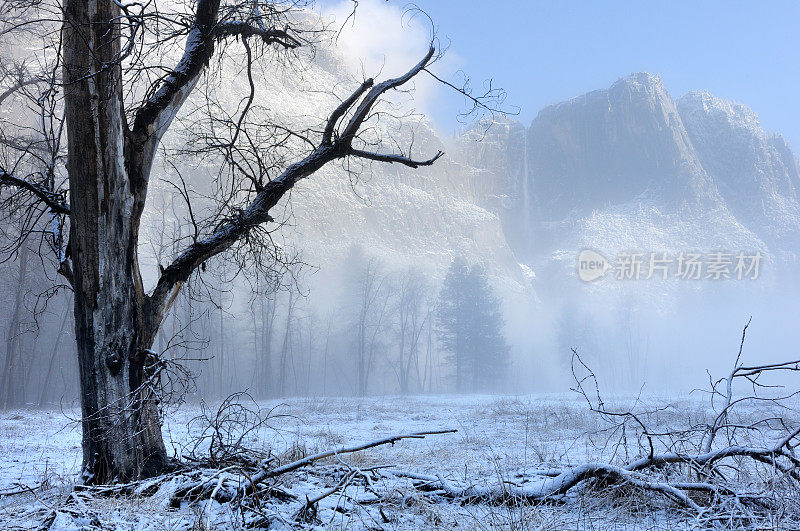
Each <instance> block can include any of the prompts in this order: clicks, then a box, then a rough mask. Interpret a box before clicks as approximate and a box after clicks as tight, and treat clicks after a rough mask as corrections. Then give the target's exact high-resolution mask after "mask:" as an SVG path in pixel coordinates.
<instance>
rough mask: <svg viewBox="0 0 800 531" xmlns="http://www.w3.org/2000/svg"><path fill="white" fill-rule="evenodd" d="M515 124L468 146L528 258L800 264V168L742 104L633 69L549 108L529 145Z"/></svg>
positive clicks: (535, 123) (520, 252)
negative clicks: (707, 255) (603, 252)
mask: <svg viewBox="0 0 800 531" xmlns="http://www.w3.org/2000/svg"><path fill="white" fill-rule="evenodd" d="M520 127H521V126H520V125H519V124H516V123H514V122H509V121H503V122H501V123H499V124H498V125H497V131H496V132H494V133H491V134H490V135H487V136H488V138H489V139H490V142H488V143H487V144H486V147H485V148H484V149H483V150H480V149H477V150H476V149H469V150H465V151H467V152H468V153H469V155H470V156H471V157H472V158H471V159H469V160H470V163H471V164H473V165H475V166H477V167H480V168H485V169H486V171H489V172H490V173H492V174H493V175H494V178H493V182H495V183H497V184H498V185H499V186H502V187H503V188H502V190H493V191H492V194H494V196H497V197H503V198H504V199H503V209H502V210H501V211H500V214H499V215H500V217H501V219H502V220H503V225H504V227H505V230H506V233H507V235H508V239H509V242H510V243H511V245H512V247H513V249H514V251H515V252H516V253H517V255H518V256H519V257H520V258H521V259H522V260H524V261H526V262H533V263H538V265H539V266H541V259H543V258H544V259H548V258H549V257H550V256H551V255H552V253H554V252H556V251H559V250H572V248H573V247H575V248H577V247H581V246H590V247H604V246H605V247H606V248H609V250H612V251H613V250H618V249H620V248H625V247H628V248H629V249H634V248H644V249H649V248H650V247H652V246H653V245H657V246H661V247H660V248H667V249H669V248H675V247H678V246H690V247H695V248H707V247H709V246H710V248H721V247H722V246H723V245H724V246H730V247H731V249H732V250H733V249H739V248H740V247H743V246H750V247H749V248H752V249H756V248H758V249H762V248H765V249H766V248H769V251H770V252H771V253H772V255H774V256H775V257H778V258H779V259H780V260H782V261H785V260H789V261H790V262H792V261H795V260H796V257H795V254H794V253H795V252H794V249H795V248H797V246H798V242H800V202H798V193H799V192H798V190H799V187H800V173H799V171H800V170H799V169H800V165H798V161H797V159H796V158H795V156H794V154H793V153H792V151H791V149H790V148H789V146H788V145H787V144H786V142H785V141H784V140H783V138H781V137H780V136H777V135H769V134H767V133H766V132H764V130H763V129H762V128H761V126H760V124H759V121H758V117H757V116H756V114H755V113H754V112H753V111H751V110H750V109H748V108H747V107H745V106H743V105H740V104H735V103H731V102H727V101H724V100H720V99H718V98H715V97H713V96H711V95H709V94H708V93H704V92H692V93H689V94H687V95H686V96H684V97H682V98H680V99H679V100H677V101H675V100H673V99H672V97H671V96H670V95H669V93H668V92H667V91H666V89H665V88H664V86H663V84H662V82H661V80H660V79H659V78H658V77H656V76H653V75H651V74H647V73H637V74H633V75H631V76H629V77H627V78H624V79H621V80H619V81H617V82H616V83H614V84H613V85H612V86H611V87H610V88H608V89H604V90H596V91H593V92H590V93H588V94H584V95H583V96H579V97H576V98H573V99H571V100H568V101H565V102H562V103H558V104H555V105H551V106H549V107H547V108H545V109H543V110H542V111H540V112H539V114H538V116H537V117H536V118H535V119H534V120H533V123H532V124H531V126H530V128H528V129H527V131H526V132H525V134H524V135H525V136H524V138H525V140H524V141H520V140H519V137H520V135H521V134H522V133H521V130H520ZM474 136H475V133H474V132H472V131H471V132H469V133H467V135H465V137H466V138H467V139H470V137H474ZM463 143H465V141H462V144H463ZM520 151H522V153H520ZM520 163H521V166H522V167H520ZM486 206H487V208H490V209H491V207H492V205H489V204H487V205H486ZM615 226H616V228H617V229H619V230H615V229H614V227H615ZM648 246H650V247H648ZM655 250H658V249H655Z"/></svg>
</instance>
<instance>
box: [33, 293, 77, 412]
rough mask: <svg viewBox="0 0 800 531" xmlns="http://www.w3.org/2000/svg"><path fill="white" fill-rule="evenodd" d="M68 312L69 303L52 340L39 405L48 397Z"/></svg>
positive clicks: (42, 404)
mask: <svg viewBox="0 0 800 531" xmlns="http://www.w3.org/2000/svg"><path fill="white" fill-rule="evenodd" d="M69 314H70V312H69V304H67V307H66V308H65V309H64V317H63V318H62V319H61V326H60V327H59V329H58V335H57V336H56V340H55V342H53V350H52V351H51V352H50V361H49V363H48V364H47V374H46V375H45V377H44V384H43V385H42V389H41V391H40V392H39V407H43V406H44V404H45V402H46V401H47V398H48V393H49V392H50V382H51V380H52V378H53V369H54V368H55V365H56V358H57V357H58V348H59V346H61V336H63V335H64V328H66V326H67V321H69Z"/></svg>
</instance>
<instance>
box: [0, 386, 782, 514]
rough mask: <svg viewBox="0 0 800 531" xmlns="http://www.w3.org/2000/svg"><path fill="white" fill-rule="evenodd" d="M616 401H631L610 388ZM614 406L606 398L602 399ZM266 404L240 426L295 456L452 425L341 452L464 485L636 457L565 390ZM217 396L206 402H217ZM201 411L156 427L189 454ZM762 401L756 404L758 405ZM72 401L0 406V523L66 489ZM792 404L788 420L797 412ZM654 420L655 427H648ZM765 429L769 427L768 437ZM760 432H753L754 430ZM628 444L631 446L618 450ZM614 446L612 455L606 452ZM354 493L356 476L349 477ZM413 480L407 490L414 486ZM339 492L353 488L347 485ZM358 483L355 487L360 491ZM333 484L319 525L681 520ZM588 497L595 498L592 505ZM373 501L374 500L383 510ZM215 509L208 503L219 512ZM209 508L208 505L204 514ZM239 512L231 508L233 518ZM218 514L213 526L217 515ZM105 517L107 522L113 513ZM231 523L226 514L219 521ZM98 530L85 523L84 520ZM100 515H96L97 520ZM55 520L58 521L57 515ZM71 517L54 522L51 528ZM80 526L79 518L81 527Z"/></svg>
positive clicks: (143, 508)
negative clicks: (264, 414)
mask: <svg viewBox="0 0 800 531" xmlns="http://www.w3.org/2000/svg"><path fill="white" fill-rule="evenodd" d="M701 400H702V399H701V398H699V397H691V398H688V397H687V398H680V399H670V400H663V399H660V398H656V397H650V398H648V399H647V400H645V401H643V402H642V401H640V402H639V406H637V407H640V408H643V409H644V408H647V407H648V406H649V405H655V404H665V403H669V404H671V406H670V407H669V408H667V409H665V410H663V411H661V412H659V413H658V415H657V416H655V417H653V418H652V420H653V422H658V425H659V427H664V428H667V427H676V426H689V425H695V424H697V423H698V422H704V421H705V420H706V419H707V418H708V416H709V413H710V411H709V409H708V408H707V407H706V405H705V404H704V403H703V402H702V401H701ZM616 403H617V404H618V405H619V404H624V403H629V404H630V403H631V400H625V399H618V400H616ZM607 405H611V406H613V404H607ZM260 406H261V407H265V408H274V411H273V415H274V416H273V418H272V419H271V421H270V426H269V427H265V428H263V429H261V430H259V431H258V432H257V433H255V434H253V436H251V437H248V439H249V441H248V444H247V445H248V446H249V447H252V448H262V449H266V448H268V449H269V450H270V451H271V452H272V454H274V455H276V456H282V457H283V460H284V462H285V461H286V460H288V458H286V456H302V455H308V454H310V453H314V452H317V451H321V450H325V449H330V448H335V447H338V446H342V445H350V444H355V443H361V442H368V441H371V440H375V439H380V438H383V437H386V436H388V435H393V434H402V433H411V432H418V431H429V430H435V429H445V428H453V429H456V430H458V431H457V432H456V433H453V434H444V435H435V436H428V437H426V438H424V439H411V440H404V441H400V442H398V443H397V444H395V445H393V446H388V445H387V446H381V447H377V448H372V449H370V450H367V451H365V452H360V453H358V454H348V455H347V456H342V457H341V459H342V460H343V461H345V462H346V463H348V464H349V465H357V466H359V467H361V468H366V467H373V466H382V465H392V466H394V467H396V468H397V469H401V470H404V471H408V472H415V473H421V474H429V475H430V474H441V475H442V477H445V478H450V479H451V480H453V481H458V482H460V483H461V484H470V483H476V484H478V483H482V484H483V483H485V484H492V483H494V484H497V483H498V482H502V481H507V480H510V481H513V480H514V478H519V477H520V474H524V473H525V471H526V470H528V471H529V470H532V469H535V468H541V467H551V466H552V467H565V466H571V465H577V464H581V463H586V462H592V461H598V460H601V459H605V460H607V461H609V462H610V461H613V460H614V459H617V460H619V459H622V460H627V459H632V458H634V457H636V448H635V447H636V442H635V441H630V442H629V448H628V450H626V449H624V448H619V447H617V448H615V447H614V446H613V445H608V446H607V447H606V448H605V450H602V449H598V448H603V446H604V445H603V441H604V440H606V439H608V438H609V434H608V433H606V432H604V431H603V428H605V427H606V426H607V425H606V424H604V423H603V420H602V419H601V418H600V417H599V416H598V415H596V414H594V413H592V412H590V411H588V408H587V404H586V402H585V401H584V400H583V399H579V398H577V397H575V396H573V395H536V396H532V395H527V396H514V397H512V396H504V397H499V396H485V395H473V396H415V397H397V396H393V397H381V398H364V399H354V398H296V399H288V400H284V401H272V402H265V403H261V404H260ZM214 407H215V405H209V406H207V408H208V409H214ZM200 411H201V409H200V406H198V405H184V406H182V407H181V408H180V409H178V410H177V411H174V412H172V413H171V414H170V415H169V417H168V419H167V424H166V425H165V429H164V436H165V440H166V442H167V444H168V447H169V448H171V449H172V451H173V452H174V453H175V454H176V456H178V457H181V456H185V452H186V451H187V450H186V444H187V442H188V441H189V440H190V439H191V437H190V432H195V433H196V431H197V429H198V428H199V426H200V424H199V423H196V422H195V423H192V422H191V420H192V419H193V418H195V417H196V416H197V415H198V414H199V412H200ZM762 413H763V412H759V411H754V412H753V415H756V416H759V415H761V414H762ZM78 415H79V411H77V410H66V411H60V410H45V411H40V410H32V411H28V410H18V411H5V412H2V413H0V492H8V491H14V490H18V489H21V488H22V486H28V487H32V488H34V489H35V490H34V491H33V492H31V493H29V494H19V495H10V496H9V495H7V496H0V528H2V529H6V528H10V529H14V528H22V529H27V528H31V527H35V526H36V525H38V524H39V523H40V522H41V521H42V520H43V519H44V518H45V517H46V516H47V514H48V513H49V512H50V511H51V509H50V508H51V507H52V506H54V505H55V504H56V503H58V501H59V500H63V499H64V498H65V497H66V495H67V493H68V492H69V489H70V487H71V485H72V484H74V482H75V479H76V474H77V472H78V469H79V466H80V461H81V450H80V423H79V422H76V420H75V419H77V418H78ZM793 415H795V414H794V413H789V414H788V418H787V421H790V422H795V425H797V417H796V415H795V416H793ZM651 429H652V428H651ZM769 435H770V434H765V440H766V439H769ZM756 443H757V441H756ZM626 451H630V452H631V455H629V456H625V455H621V454H623V453H624V452H626ZM615 452H616V454H617V455H614V453H615ZM286 487H287V488H288V489H293V491H294V492H295V493H303V495H305V494H308V495H311V496H313V495H314V494H317V493H319V492H321V491H324V490H325V488H324V486H323V485H319V484H317V483H315V482H314V481H312V478H310V477H309V476H307V475H304V474H303V473H300V474H298V475H296V476H294V477H293V478H291V479H287V483H286ZM349 489H350V490H351V492H352V496H356V497H357V496H358V493H357V492H356V491H357V490H358V489H357V487H355V486H353V487H349ZM410 491H413V489H410ZM345 494H346V495H347V494H349V493H348V492H347V489H346V490H345ZM362 494H363V490H362ZM341 502H342V497H341V495H340V494H337V495H334V496H329V497H328V498H326V499H325V500H323V502H322V503H320V511H319V521H320V522H321V523H320V524H318V525H320V527H321V528H336V529H338V528H357V529H363V528H372V529H377V528H420V527H421V528H443V529H448V528H450V527H451V526H452V525H453V524H455V523H458V524H460V525H461V526H462V527H466V528H496V527H500V528H514V529H528V528H539V527H543V528H562V527H590V528H594V527H601V528H604V527H620V526H622V527H626V526H636V527H644V528H652V527H671V526H672V525H673V524H675V525H677V523H678V522H681V525H682V526H683V525H686V523H687V522H686V521H685V520H681V519H678V520H674V519H675V518H677V517H676V516H675V515H674V514H671V513H669V512H665V511H654V510H648V509H647V507H646V504H643V506H642V507H641V508H637V507H631V506H630V504H629V503H626V504H620V506H619V507H614V506H613V503H611V505H609V506H608V507H606V505H608V504H609V503H610V502H609V500H608V499H605V500H603V499H599V500H598V499H594V500H589V499H587V500H586V503H585V504H584V503H580V504H578V505H575V504H572V505H569V506H568V507H559V506H535V507H534V506H525V507H498V506H486V505H463V506H462V505H460V504H457V503H455V504H453V503H451V504H437V503H432V502H431V501H430V500H428V499H425V498H423V497H421V496H418V497H415V496H412V495H410V494H408V495H406V494H404V495H403V502H402V503H400V504H394V505H392V506H391V507H372V506H370V507H369V508H367V509H365V510H363V511H360V512H359V511H352V512H348V511H344V512H341V511H337V510H335V508H336V507H337V506H338V505H337V504H340V503H341ZM99 503H100V506H93V507H92V509H93V511H94V512H95V513H96V514H101V515H103V517H102V521H103V525H104V526H108V525H115V526H117V528H119V529H192V528H198V529H200V528H203V526H206V527H211V528H220V529H225V528H228V527H230V526H231V525H232V524H230V522H231V518H232V516H231V515H230V514H229V515H227V516H226V515H225V514H224V511H223V510H221V509H220V508H216V509H214V508H212V507H210V506H208V504H206V505H203V504H199V505H196V506H194V507H186V508H184V509H182V510H179V511H172V510H167V509H166V507H165V504H164V501H163V500H159V498H158V496H154V497H151V498H142V499H135V500H125V501H120V500H105V501H102V502H99ZM592 504H594V505H592ZM379 509H380V510H379ZM215 511H216V512H215ZM206 513H207V514H206ZM234 520H235V518H234ZM215 521H216V522H217V523H216V525H215V523H214V522H215ZM109 522H110V524H109ZM225 522H227V523H225ZM85 523H86V524H87V525H89V527H86V529H94V528H93V527H91V525H90V524H91V522H85ZM95 523H97V522H95ZM62 524H63V525H62ZM59 525H62V528H66V529H69V528H75V527H70V526H74V525H75V523H74V521H69V522H66V521H65V522H61V521H57V522H56V527H58V526H59ZM77 528H79V529H80V527H77Z"/></svg>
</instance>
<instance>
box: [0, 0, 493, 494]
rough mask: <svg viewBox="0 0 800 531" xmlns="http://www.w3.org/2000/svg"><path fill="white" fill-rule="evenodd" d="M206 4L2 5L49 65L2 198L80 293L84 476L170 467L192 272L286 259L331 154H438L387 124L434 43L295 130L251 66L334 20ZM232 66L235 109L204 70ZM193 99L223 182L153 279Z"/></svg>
mask: <svg viewBox="0 0 800 531" xmlns="http://www.w3.org/2000/svg"><path fill="white" fill-rule="evenodd" d="M193 5H194V8H193V9H191V10H190V9H189V8H188V6H187V5H185V4H181V3H177V4H174V3H171V4H169V5H163V4H161V3H160V2H147V3H123V2H119V1H117V0H98V1H96V2H89V3H86V2H82V1H79V0H66V1H65V2H64V3H63V8H62V5H61V4H60V3H58V2H49V1H42V2H40V1H36V2H33V1H31V2H19V3H6V4H4V7H3V9H4V13H3V19H2V28H0V36H2V38H3V39H4V41H5V43H8V42H10V41H11V40H12V39H15V38H20V36H21V35H24V36H25V38H31V39H32V40H30V41H29V42H35V43H36V46H37V47H39V48H41V49H40V50H37V56H39V57H42V58H44V59H43V60H42V61H43V62H42V64H41V65H40V67H39V69H38V72H37V74H36V75H37V77H40V78H42V79H45V80H46V82H45V83H44V84H43V85H42V87H41V89H40V95H39V97H38V98H36V100H37V106H36V108H35V113H36V119H35V120H29V122H30V123H34V124H35V126H36V127H35V128H31V132H32V133H35V134H34V135H33V136H34V137H35V138H34V141H33V143H31V144H29V145H26V146H15V147H13V149H12V150H11V151H13V152H14V153H15V154H16V158H14V159H13V160H12V158H9V157H6V159H5V161H3V162H2V165H0V185H2V188H3V189H4V193H5V190H6V189H7V190H9V193H10V196H8V197H7V198H6V199H9V198H11V197H12V196H13V199H14V201H5V200H4V201H5V202H6V204H7V205H10V204H11V203H13V206H14V207H15V208H16V209H17V210H16V211H17V212H18V213H20V214H21V215H22V216H23V217H25V218H26V219H29V220H31V222H30V223H27V225H26V229H27V231H28V232H30V231H31V230H39V231H40V232H41V233H42V234H43V239H44V240H46V241H47V243H48V246H49V249H50V254H49V256H50V257H51V258H52V259H53V261H54V262H55V265H56V268H57V270H58V272H59V273H60V274H61V275H62V277H63V278H64V280H65V282H68V283H69V284H70V285H71V287H72V289H73V291H74V313H75V327H76V340H77V345H78V358H79V369H80V382H81V386H80V387H81V404H82V418H83V422H82V424H83V478H84V480H85V481H86V482H88V483H106V482H110V481H114V480H119V481H124V480H128V479H132V478H139V477H144V476H151V475H154V474H158V473H160V472H162V471H163V470H164V469H165V468H168V467H169V460H168V458H167V454H166V450H165V446H164V443H163V440H162V436H161V428H160V425H161V418H160V406H159V397H158V394H157V392H156V390H155V388H154V385H153V384H154V381H156V380H157V379H158V374H157V372H158V370H159V367H163V363H161V362H160V360H159V358H158V353H156V352H154V351H153V349H152V346H153V343H154V340H155V338H156V335H157V333H158V331H159V329H160V327H161V325H162V323H163V321H164V319H165V318H166V316H167V315H168V312H169V310H170V308H171V307H172V305H173V304H174V302H175V300H176V297H177V296H178V295H179V293H180V291H181V289H182V287H183V286H184V285H185V283H186V282H187V281H188V280H189V278H190V277H191V276H192V275H193V273H195V272H196V271H198V270H201V269H203V268H204V267H205V264H206V262H208V261H209V260H210V259H212V258H214V257H216V256H218V255H221V254H225V256H226V257H227V259H229V260H231V261H233V262H234V263H235V264H236V265H237V267H238V266H240V265H243V264H244V263H245V262H247V261H248V260H247V259H248V258H249V259H250V262H251V263H252V262H255V263H256V264H261V265H263V266H265V267H264V269H269V266H270V264H273V265H274V264H275V263H276V262H275V259H276V258H278V259H280V258H281V255H280V253H279V251H276V246H274V245H272V244H271V238H270V226H273V225H271V224H274V226H273V228H275V227H277V226H278V224H276V223H275V221H274V214H275V213H274V212H273V210H274V208H275V207H276V205H278V204H279V202H281V201H282V200H284V199H285V198H286V196H287V193H288V192H289V191H290V190H292V188H293V187H294V186H295V185H296V184H297V183H298V182H299V181H301V180H302V179H304V178H306V177H309V176H311V175H313V174H314V173H315V172H317V171H318V170H320V169H321V168H322V167H323V166H325V165H327V164H330V163H332V162H335V161H342V162H343V163H344V164H345V167H348V166H347V164H348V161H351V160H355V159H360V160H364V161H367V162H384V163H397V164H401V165H405V166H408V167H411V168H418V167H420V166H427V165H431V164H433V163H434V162H435V161H436V160H437V159H438V158H439V157H440V156H441V155H442V154H441V153H436V154H433V156H431V157H430V158H421V159H420V158H415V157H413V156H412V154H411V153H410V150H409V149H405V150H399V151H396V152H384V151H383V149H382V148H383V147H384V146H388V145H392V146H397V145H399V144H401V143H402V139H401V138H400V137H396V138H394V139H392V141H391V142H389V140H390V139H389V138H381V135H380V133H379V131H380V129H379V128H378V127H377V126H376V124H378V122H379V119H381V118H382V117H384V116H385V110H386V108H385V107H383V105H384V103H382V102H383V101H385V98H384V97H385V96H386V95H387V93H389V92H391V91H395V90H398V89H403V90H404V89H405V88H406V87H407V85H408V83H409V81H411V80H412V79H414V78H415V77H417V76H419V75H421V74H426V73H430V74H431V75H433V74H432V73H431V72H430V70H429V67H430V65H431V64H432V62H433V61H434V60H435V59H436V58H437V52H436V49H435V48H434V47H433V46H431V48H430V49H429V50H428V52H427V53H425V54H424V56H423V57H422V58H421V59H420V61H419V62H418V63H417V64H416V65H414V66H412V67H411V68H410V69H409V70H408V71H407V72H405V73H403V74H402V75H399V76H398V77H394V78H390V79H387V80H385V81H382V82H375V81H374V80H373V79H371V78H370V79H366V80H364V81H363V82H361V83H360V84H359V85H358V86H357V87H355V88H354V89H353V90H352V91H351V92H349V93H348V94H346V95H345V96H344V97H342V98H341V99H340V103H339V104H338V105H336V106H335V107H333V108H332V109H331V111H330V114H329V115H328V116H327V118H324V119H321V120H319V122H318V125H312V126H309V127H306V128H305V129H302V130H300V131H297V130H294V129H293V128H292V126H291V125H286V124H280V123H271V122H269V121H264V120H262V119H261V114H262V113H260V112H254V109H256V108H257V107H258V105H259V102H260V101H261V100H260V97H261V96H260V90H261V88H262V87H261V86H260V85H259V84H258V83H256V81H255V80H256V75H255V72H256V70H257V69H261V70H260V71H263V72H266V73H267V74H268V73H269V69H270V68H271V67H272V66H273V65H274V64H275V63H274V62H270V61H269V59H270V58H272V57H278V58H279V59H280V58H284V59H286V60H290V61H299V62H303V61H308V60H309V59H310V55H309V54H305V55H304V54H303V50H305V49H313V43H314V41H315V40H316V39H317V38H318V37H319V35H320V34H321V33H320V32H321V30H324V28H320V26H319V24H315V22H314V20H311V21H309V17H307V16H303V15H302V13H298V12H297V8H298V7H299V6H297V5H296V4H295V3H293V2H291V1H290V2H285V3H284V2H272V1H265V2H262V1H259V0H253V1H247V2H234V3H227V4H222V3H221V2H220V0H198V1H197V2H196V3H195V4H193ZM181 48H182V51H178V50H180V49H181ZM175 52H177V55H179V57H177V58H175V61H174V63H173V62H171V58H173V57H174V56H175V55H176V53H175ZM236 61H238V64H239V65H241V66H242V71H243V72H244V75H245V77H246V79H247V82H248V86H249V90H248V92H247V94H246V95H245V96H243V97H242V100H241V102H240V105H239V106H238V107H237V109H238V111H236V112H233V113H231V112H229V111H227V110H226V109H225V108H224V107H223V106H221V105H218V104H217V103H216V102H215V101H214V98H213V90H209V88H208V87H209V85H208V83H207V81H209V80H210V79H212V78H213V72H214V70H213V69H214V68H221V67H222V65H224V64H225V63H229V62H234V63H235V62H236ZM16 84H17V85H20V83H16ZM25 86H26V87H30V86H38V85H25ZM318 89H327V90H330V88H329V87H318ZM490 95H491V94H490ZM198 98H200V99H203V98H205V100H204V101H205V102H206V103H204V104H202V105H197V108H202V109H206V111H207V112H206V113H205V114H204V113H202V112H197V113H193V116H192V118H191V120H192V127H191V131H190V132H191V134H190V135H189V137H190V138H189V143H188V146H189V147H188V151H187V153H188V154H193V155H195V156H198V157H202V156H205V157H207V160H209V161H212V162H214V163H216V164H217V165H218V168H219V171H218V172H217V176H218V179H217V182H218V183H220V184H219V185H217V186H215V187H214V188H215V195H214V196H213V197H207V198H206V199H207V200H205V201H200V202H199V203H198V202H197V199H198V197H196V194H194V195H193V193H192V192H191V191H189V190H186V189H184V190H183V193H181V194H180V195H181V197H183V199H184V200H186V202H187V205H186V210H187V213H186V216H187V218H188V220H189V223H190V225H191V228H192V230H191V231H190V234H189V235H184V236H183V239H182V241H181V244H182V248H181V249H180V250H179V251H178V252H176V253H175V255H174V256H173V257H172V259H171V262H169V263H166V264H165V265H164V266H163V268H162V269H161V270H160V272H159V274H158V278H157V280H156V281H155V285H154V287H153V288H152V289H145V284H144V282H143V279H142V274H141V269H140V263H139V252H140V249H139V244H140V240H139V235H140V228H141V222H142V216H143V213H144V211H145V207H146V204H147V197H148V190H149V188H150V185H151V180H152V179H151V176H152V174H153V171H152V170H153V168H154V166H155V164H156V161H157V159H159V157H160V153H162V152H161V151H160V149H159V148H160V146H162V139H164V138H165V135H166V134H167V132H168V131H170V129H171V128H172V127H171V126H172V125H173V123H174V122H175V119H176V117H178V116H179V114H180V113H181V109H182V107H184V104H185V103H186V102H187V101H189V100H190V99H191V100H193V101H195V102H197V101H198ZM472 101H473V102H480V101H481V100H480V99H479V98H473V99H472ZM62 136H63V137H64V141H63V142H62ZM18 148H19V149H18ZM225 182H227V185H226V184H224V183H225ZM67 197H69V200H68V201H67ZM46 218H50V221H51V223H50V224H49V225H50V226H51V227H52V228H49V229H47V230H46V231H44V230H43V229H42V224H41V223H38V220H40V219H46ZM37 227H38V229H37ZM67 228H68V235H69V236H68V238H64V237H63V236H62V235H63V234H65V233H66V230H65V229H67ZM21 234H22V233H21ZM23 239H24V238H23ZM364 376H365V375H364ZM364 382H365V380H363V379H362V383H361V387H362V388H363V387H364Z"/></svg>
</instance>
